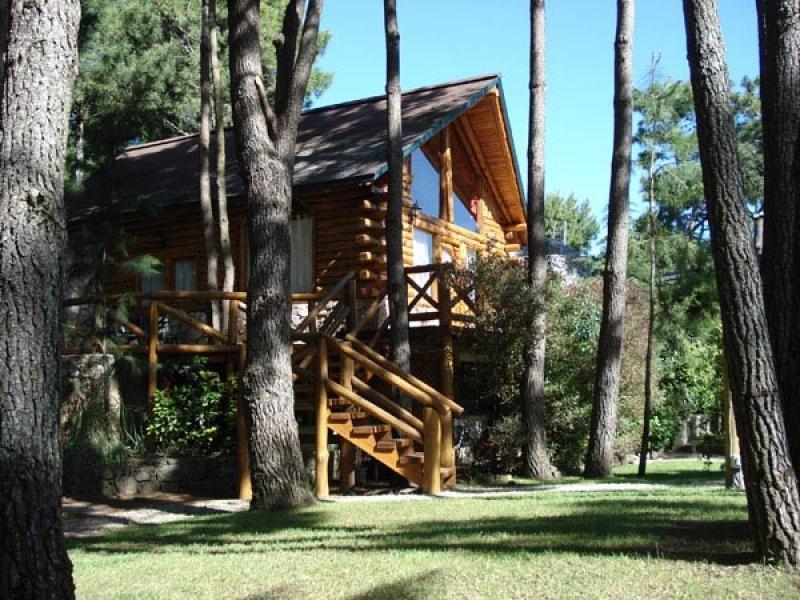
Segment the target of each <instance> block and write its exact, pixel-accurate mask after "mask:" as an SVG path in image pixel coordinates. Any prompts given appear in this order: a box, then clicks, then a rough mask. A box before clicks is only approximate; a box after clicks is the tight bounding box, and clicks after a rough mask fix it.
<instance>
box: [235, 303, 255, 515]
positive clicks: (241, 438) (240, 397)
mask: <svg viewBox="0 0 800 600" xmlns="http://www.w3.org/2000/svg"><path fill="white" fill-rule="evenodd" d="M231 304H236V303H235V302H231ZM246 359H247V354H246V346H245V345H244V344H239V386H238V387H237V388H236V470H237V472H238V475H239V499H240V500H251V499H252V498H253V485H252V482H251V480H250V442H249V439H248V435H247V418H246V415H245V405H244V381H243V380H244V367H245V361H246Z"/></svg>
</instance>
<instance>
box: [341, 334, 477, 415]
mask: <svg viewBox="0 0 800 600" xmlns="http://www.w3.org/2000/svg"><path fill="white" fill-rule="evenodd" d="M345 339H347V341H349V342H350V343H351V344H352V345H353V348H354V349H355V350H357V351H358V352H359V353H361V354H362V355H364V357H365V358H367V359H371V360H372V361H373V362H374V363H376V364H377V365H378V366H380V367H382V368H384V369H386V370H387V371H390V372H391V373H393V374H395V375H397V376H399V377H402V378H403V379H404V380H405V381H406V382H407V383H408V384H409V385H411V386H413V387H415V388H418V389H419V390H420V391H422V392H424V393H425V394H426V395H427V396H429V397H430V398H432V399H434V402H433V404H434V405H442V406H443V407H447V408H448V409H449V410H452V411H453V414H454V415H456V416H460V415H462V414H463V413H464V408H463V407H462V406H461V405H459V404H457V403H456V402H455V401H454V400H452V399H451V398H448V397H447V396H445V395H444V394H442V393H441V392H439V391H438V390H437V389H436V388H434V387H432V386H430V385H428V384H427V383H425V382H424V381H422V380H421V379H419V378H418V377H415V376H414V375H411V374H410V373H406V372H405V371H403V370H402V369H400V367H398V366H397V365H396V364H394V363H393V362H391V361H389V360H387V359H386V358H385V357H384V356H383V355H382V354H380V353H379V352H376V351H375V350H373V349H372V348H370V347H369V346H367V345H366V344H365V343H364V342H362V341H360V340H358V339H356V338H355V337H353V336H352V335H346V336H345Z"/></svg>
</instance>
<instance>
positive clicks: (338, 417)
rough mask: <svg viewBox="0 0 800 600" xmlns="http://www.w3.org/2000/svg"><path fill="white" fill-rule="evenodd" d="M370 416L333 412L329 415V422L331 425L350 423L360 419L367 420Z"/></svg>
mask: <svg viewBox="0 0 800 600" xmlns="http://www.w3.org/2000/svg"><path fill="white" fill-rule="evenodd" d="M368 416H369V415H368V414H367V413H365V412H351V411H347V412H333V413H331V414H330V415H328V422H330V423H347V422H348V421H351V420H352V421H357V420H358V419H366V418H367V417H368Z"/></svg>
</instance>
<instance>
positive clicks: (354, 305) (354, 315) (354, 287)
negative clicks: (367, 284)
mask: <svg viewBox="0 0 800 600" xmlns="http://www.w3.org/2000/svg"><path fill="white" fill-rule="evenodd" d="M347 303H348V305H349V308H350V314H349V316H348V321H347V329H348V330H350V331H353V330H354V329H355V328H356V327H357V326H358V282H357V281H356V280H355V279H351V280H350V283H348V284H347Z"/></svg>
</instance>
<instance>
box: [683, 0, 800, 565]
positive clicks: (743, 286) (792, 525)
mask: <svg viewBox="0 0 800 600" xmlns="http://www.w3.org/2000/svg"><path fill="white" fill-rule="evenodd" d="M683 4H684V15H685V21H686V38H687V49H688V55H689V66H690V70H691V75H692V90H693V93H694V104H695V112H696V114H697V133H698V141H699V146H700V160H701V164H702V169H703V185H704V188H705V196H706V202H707V203H708V215H709V224H710V227H711V247H712V252H713V256H714V266H715V271H716V279H717V289H718V291H719V301H720V308H721V312H722V327H723V338H724V344H725V357H726V360H727V365H728V373H729V378H730V386H731V393H732V400H733V409H734V414H735V418H736V427H737V430H738V432H739V437H740V444H741V454H742V467H743V470H744V475H745V482H746V489H747V501H748V508H749V513H750V526H751V530H752V534H753V538H754V541H755V546H756V551H757V553H758V554H759V556H760V557H761V558H763V559H768V560H778V561H780V562H783V563H784V564H786V565H789V566H793V567H797V566H799V565H800V496H799V495H798V488H797V481H796V478H795V473H794V469H793V468H792V463H791V459H790V456H789V448H788V444H787V440H786V432H785V429H784V422H783V412H782V410H781V401H780V392H779V387H778V382H777V379H776V376H775V370H774V363H773V359H772V349H771V346H770V343H769V337H768V332H767V320H766V316H765V308H764V300H763V295H762V288H761V277H760V276H759V269H758V261H757V258H756V255H755V251H754V248H753V243H752V239H751V237H750V228H749V215H748V213H747V209H746V207H745V195H744V184H743V181H742V174H741V170H740V166H739V156H738V151H737V141H736V133H735V130H734V123H733V115H732V110H731V105H730V97H729V90H728V86H729V78H728V69H727V65H726V64H725V48H724V44H723V41H722V35H721V32H720V26H719V17H718V15H717V7H716V2H715V1H714V0H684V3H683Z"/></svg>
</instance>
